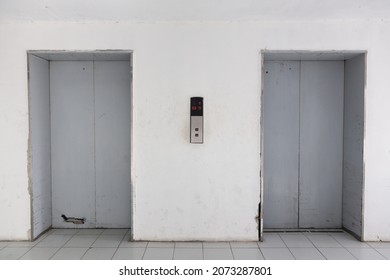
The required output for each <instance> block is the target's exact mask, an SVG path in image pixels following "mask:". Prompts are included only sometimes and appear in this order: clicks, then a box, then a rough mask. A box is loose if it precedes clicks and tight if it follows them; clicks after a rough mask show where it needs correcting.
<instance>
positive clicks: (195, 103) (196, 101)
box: [191, 97, 203, 116]
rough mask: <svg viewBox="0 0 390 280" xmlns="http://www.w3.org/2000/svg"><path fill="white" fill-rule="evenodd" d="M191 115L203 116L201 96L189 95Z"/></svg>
mask: <svg viewBox="0 0 390 280" xmlns="http://www.w3.org/2000/svg"><path fill="white" fill-rule="evenodd" d="M191 116H203V97H191Z"/></svg>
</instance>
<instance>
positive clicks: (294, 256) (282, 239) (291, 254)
mask: <svg viewBox="0 0 390 280" xmlns="http://www.w3.org/2000/svg"><path fill="white" fill-rule="evenodd" d="M278 235H279V237H280V239H282V241H283V243H284V245H286V248H287V249H288V251H289V252H290V254H291V256H293V258H294V260H296V259H297V258H296V257H295V256H294V254H293V253H292V252H291V250H290V247H288V246H287V243H286V242H285V241H284V239H283V237H282V236H280V234H279V233H278Z"/></svg>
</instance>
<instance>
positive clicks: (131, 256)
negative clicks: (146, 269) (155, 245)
mask: <svg viewBox="0 0 390 280" xmlns="http://www.w3.org/2000/svg"><path fill="white" fill-rule="evenodd" d="M144 253H145V247H143V248H119V249H118V250H117V251H116V253H115V255H114V257H113V258H112V259H113V260H142V257H143V255H144Z"/></svg>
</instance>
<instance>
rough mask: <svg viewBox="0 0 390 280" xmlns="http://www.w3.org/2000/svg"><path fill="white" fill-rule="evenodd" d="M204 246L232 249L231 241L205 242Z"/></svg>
mask: <svg viewBox="0 0 390 280" xmlns="http://www.w3.org/2000/svg"><path fill="white" fill-rule="evenodd" d="M203 248H214V249H217V248H221V249H222V248H224V249H230V244H229V242H203Z"/></svg>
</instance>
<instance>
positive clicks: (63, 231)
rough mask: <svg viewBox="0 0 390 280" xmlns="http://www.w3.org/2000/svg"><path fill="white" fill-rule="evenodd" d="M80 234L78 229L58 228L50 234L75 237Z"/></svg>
mask: <svg viewBox="0 0 390 280" xmlns="http://www.w3.org/2000/svg"><path fill="white" fill-rule="evenodd" d="M78 232H79V229H76V228H56V229H52V230H50V231H49V234H51V235H52V234H67V235H73V234H76V233H78Z"/></svg>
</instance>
